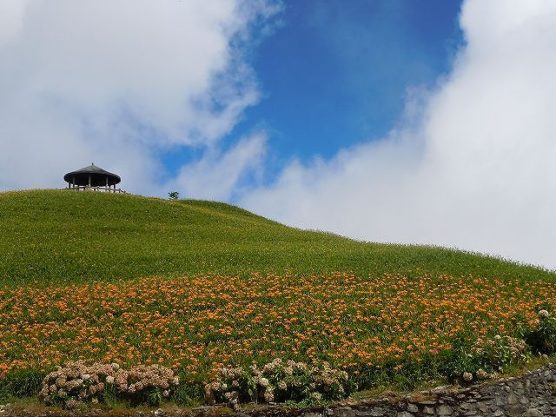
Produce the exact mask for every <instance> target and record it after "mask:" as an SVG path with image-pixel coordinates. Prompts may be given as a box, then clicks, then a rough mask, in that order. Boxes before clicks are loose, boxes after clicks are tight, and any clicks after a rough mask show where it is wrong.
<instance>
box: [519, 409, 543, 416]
mask: <svg viewBox="0 0 556 417" xmlns="http://www.w3.org/2000/svg"><path fill="white" fill-rule="evenodd" d="M523 417H544V414H543V413H541V412H540V411H539V410H537V409H536V408H530V409H529V410H527V411H526V412H525V413H524V414H523Z"/></svg>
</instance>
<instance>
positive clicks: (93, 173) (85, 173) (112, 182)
mask: <svg viewBox="0 0 556 417" xmlns="http://www.w3.org/2000/svg"><path fill="white" fill-rule="evenodd" d="M121 180H122V179H121V178H120V176H119V175H116V174H113V173H111V172H108V171H106V170H104V169H102V168H101V167H98V166H96V165H95V164H94V163H92V164H91V165H89V166H88V167H85V168H81V169H78V170H77V171H73V172H68V173H67V174H66V175H64V181H66V182H67V183H68V187H67V188H68V189H70V190H75V191H105V192H111V193H125V191H123V190H122V189H121V188H116V184H119V183H120V181H121Z"/></svg>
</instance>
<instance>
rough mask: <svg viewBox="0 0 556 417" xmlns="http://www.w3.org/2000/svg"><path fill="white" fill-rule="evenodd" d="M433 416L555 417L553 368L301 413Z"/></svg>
mask: <svg viewBox="0 0 556 417" xmlns="http://www.w3.org/2000/svg"><path fill="white" fill-rule="evenodd" d="M433 416H438V417H444V416H446V417H449V416H450V417H456V416H489V417H491V416H494V417H501V416H511V417H514V416H516V417H521V416H528V417H547V416H556V365H550V366H548V367H546V368H543V369H539V370H536V371H532V372H529V373H527V374H525V375H523V376H521V377H517V378H506V379H503V380H498V381H496V382H489V383H484V384H481V385H476V386H471V387H469V388H459V389H456V388H446V387H440V388H436V389H433V390H430V391H424V392H419V393H415V394H412V395H408V396H405V397H386V398H382V399H378V400H368V401H360V402H357V403H349V402H346V403H345V404H342V405H340V406H337V407H334V408H329V409H322V410H311V411H307V412H304V413H303V417H433Z"/></svg>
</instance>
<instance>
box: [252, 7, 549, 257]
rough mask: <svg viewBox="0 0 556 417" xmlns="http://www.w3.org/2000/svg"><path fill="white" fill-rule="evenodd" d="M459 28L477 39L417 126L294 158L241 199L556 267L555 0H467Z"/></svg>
mask: <svg viewBox="0 0 556 417" xmlns="http://www.w3.org/2000/svg"><path fill="white" fill-rule="evenodd" d="M460 22H461V26H462V29H463V30H464V32H465V36H466V39H467V41H468V44H467V45H466V46H465V47H464V48H462V51H461V52H460V54H459V56H458V58H457V61H456V63H455V67H454V70H453V72H452V74H451V75H450V77H449V78H448V79H447V80H446V81H444V82H443V83H442V84H441V85H440V86H439V87H438V88H437V89H436V90H435V91H433V92H431V93H430V94H429V95H427V96H426V97H424V98H423V99H424V100H425V102H426V107H425V111H424V114H423V115H422V116H421V119H420V121H419V123H417V126H418V127H417V128H415V127H414V124H413V123H406V122H405V121H404V122H402V123H401V125H400V126H399V127H398V128H397V129H396V130H395V131H393V132H392V133H391V134H390V135H389V137H387V138H385V139H383V140H381V141H378V142H376V141H375V142H369V143H367V144H363V145H360V146H357V147H355V148H352V149H347V150H344V151H342V152H340V153H339V154H338V155H337V156H336V157H335V158H333V159H332V160H330V161H316V162H314V163H313V164H309V165H303V164H301V163H299V162H293V163H292V164H291V165H290V166H288V167H287V168H286V169H284V171H283V173H282V174H281V176H280V178H279V179H278V181H277V182H276V183H275V184H273V185H271V186H269V187H266V188H261V189H258V190H255V191H253V192H252V193H250V194H249V195H248V196H246V197H245V198H244V199H243V201H242V204H243V205H244V206H246V207H248V208H250V209H253V210H255V211H257V212H259V213H261V214H266V215H268V216H270V217H272V218H274V219H278V220H280V221H283V222H286V223H289V224H294V225H298V226H301V227H310V228H319V229H325V230H331V231H335V232H339V233H342V234H345V235H349V236H352V237H356V238H360V239H364V240H372V241H387V242H412V243H431V244H440V245H447V246H456V247H459V248H463V249H468V250H476V251H481V252H487V253H491V254H496V255H501V256H505V257H509V258H512V259H516V260H520V261H524V262H530V263H535V264H539V265H544V266H546V267H550V268H556V257H555V255H554V248H556V217H555V216H554V213H555V212H556V162H555V161H556V135H555V133H554V132H556V117H554V114H553V112H554V109H555V108H556V82H554V74H556V52H555V49H554V45H556V2H554V1H552V0H532V1H529V0H528V1H522V0H512V1H510V0H490V1H484V0H468V1H466V2H465V4H464V6H463V10H462V15H461V19H460ZM408 107H411V106H408Z"/></svg>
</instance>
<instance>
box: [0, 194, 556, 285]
mask: <svg viewBox="0 0 556 417" xmlns="http://www.w3.org/2000/svg"><path fill="white" fill-rule="evenodd" d="M0 236H1V237H2V238H1V239H0V286H14V285H15V286H17V285H24V284H30V283H33V285H50V284H75V283H83V282H90V281H91V280H94V281H113V280H115V279H129V278H139V277H145V276H151V275H157V276H166V277H178V276H183V275H190V276H192V275H198V274H234V275H235V274H240V275H250V274H251V273H252V272H260V273H275V274H282V273H292V274H295V275H306V274H314V273H319V274H326V273H330V272H337V271H341V272H346V271H351V272H354V273H355V274H357V275H358V276H365V277H367V276H381V275H382V274H384V273H389V274H401V275H404V276H407V277H417V276H421V275H423V274H425V273H428V274H432V275H439V274H448V275H454V276H468V275H474V276H482V277H499V278H519V279H526V280H529V279H543V280H551V281H555V279H556V274H554V273H549V272H547V271H543V270H541V269H537V268H532V267H525V266H521V265H517V264H514V263H509V262H504V261H502V260H499V259H494V258H488V257H483V256H477V255H475V254H469V253H464V252H458V251H453V250H448V249H442V248H431V247H424V246H402V245H385V244H377V243H360V242H354V241H352V240H349V239H345V238H342V237H339V236H335V235H332V234H327V233H318V232H310V231H302V230H298V229H293V228H289V227H286V226H283V225H280V224H278V223H275V222H271V221H269V220H267V219H264V218H262V217H259V216H255V215H253V214H251V213H249V212H247V211H244V210H241V209H239V208H236V207H232V206H229V205H226V204H221V203H213V202H205V201H189V200H186V201H176V202H171V201H163V200H159V199H153V198H144V197H137V196H131V195H112V194H102V193H75V192H69V191H64V190H60V191H25V192H10V193H0Z"/></svg>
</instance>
